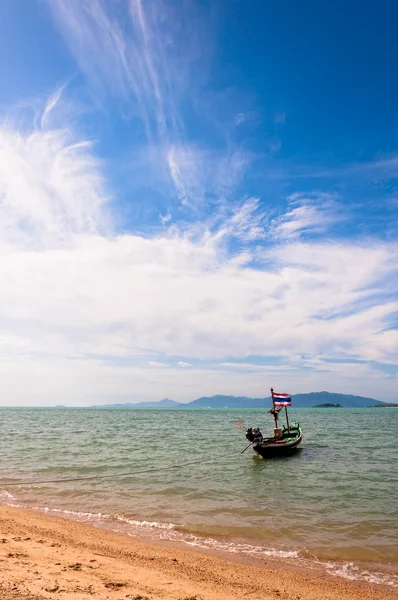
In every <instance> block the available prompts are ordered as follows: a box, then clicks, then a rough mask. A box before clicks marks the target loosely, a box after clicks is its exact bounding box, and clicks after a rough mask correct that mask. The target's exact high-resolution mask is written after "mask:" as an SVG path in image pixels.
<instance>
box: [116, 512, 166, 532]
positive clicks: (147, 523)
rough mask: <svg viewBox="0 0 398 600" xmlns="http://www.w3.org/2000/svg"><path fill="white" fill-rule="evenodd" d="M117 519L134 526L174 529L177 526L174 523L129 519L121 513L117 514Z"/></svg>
mask: <svg viewBox="0 0 398 600" xmlns="http://www.w3.org/2000/svg"><path fill="white" fill-rule="evenodd" d="M116 520H117V521H121V522H122V523H127V524H128V525H133V526H134V527H151V528H154V529H174V528H175V527H176V526H175V525H174V523H159V522H158V521H137V520H136V519H129V518H127V517H123V516H121V515H116Z"/></svg>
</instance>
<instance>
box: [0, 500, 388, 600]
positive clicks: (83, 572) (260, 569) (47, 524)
mask: <svg viewBox="0 0 398 600" xmlns="http://www.w3.org/2000/svg"><path fill="white" fill-rule="evenodd" d="M0 598H1V600H11V599H12V600H42V599H49V598H59V599H65V600H86V599H87V600H88V599H92V598H95V599H101V600H105V599H107V600H112V599H115V600H248V599H249V600H277V599H280V600H341V599H344V600H354V599H355V600H357V599H361V600H371V599H372V600H393V599H394V600H397V598H398V591H394V590H393V589H389V588H386V587H384V586H379V585H372V584H363V583H357V582H351V581H348V580H344V579H341V578H339V577H332V576H327V575H325V574H324V573H321V572H317V571H304V570H296V569H294V570H293V569H291V568H288V567H286V566H284V565H283V563H282V562H280V563H270V562H269V561H267V562H266V563H265V562H263V563H261V562H258V563H257V564H250V563H248V562H244V561H243V559H242V561H241V560H240V559H239V558H237V557H234V558H229V557H228V558H224V557H223V556H219V555H214V554H208V553H200V552H196V551H192V550H186V549H181V548H179V547H178V548H175V547H163V546H159V545H157V544H156V545H155V544H150V543H144V542H141V541H138V540H136V539H134V538H130V537H128V536H123V535H119V534H117V533H113V532H109V531H106V530H103V529H99V528H96V527H93V526H91V525H86V524H82V523H76V522H74V521H70V520H68V519H62V518H56V517H51V516H48V515H43V514H41V513H36V512H33V511H28V510H25V509H19V508H11V507H8V506H0Z"/></svg>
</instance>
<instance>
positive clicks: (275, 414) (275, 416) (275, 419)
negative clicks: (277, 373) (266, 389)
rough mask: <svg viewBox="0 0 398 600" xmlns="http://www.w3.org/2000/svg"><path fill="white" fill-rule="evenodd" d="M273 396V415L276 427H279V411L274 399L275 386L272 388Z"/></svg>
mask: <svg viewBox="0 0 398 600" xmlns="http://www.w3.org/2000/svg"><path fill="white" fill-rule="evenodd" d="M271 397H272V407H273V409H274V410H273V415H274V421H275V427H276V428H278V413H277V412H276V410H275V400H274V388H271Z"/></svg>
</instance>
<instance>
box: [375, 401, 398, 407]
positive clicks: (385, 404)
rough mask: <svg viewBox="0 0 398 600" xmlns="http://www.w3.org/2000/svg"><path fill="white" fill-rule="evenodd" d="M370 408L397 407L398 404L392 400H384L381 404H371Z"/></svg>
mask: <svg viewBox="0 0 398 600" xmlns="http://www.w3.org/2000/svg"><path fill="white" fill-rule="evenodd" d="M370 408H398V404H396V403H394V402H385V403H383V404H372V406H371V407H370Z"/></svg>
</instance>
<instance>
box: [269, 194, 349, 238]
mask: <svg viewBox="0 0 398 600" xmlns="http://www.w3.org/2000/svg"><path fill="white" fill-rule="evenodd" d="M341 219H342V215H341V214H340V211H339V208H338V205H337V204H336V202H335V200H334V198H333V197H332V196H331V195H330V194H325V193H318V194H313V195H312V196H311V197H308V196H307V195H302V194H294V195H292V196H290V198H289V210H288V211H287V212H286V213H285V214H283V215H282V216H281V217H279V218H278V219H275V221H274V222H273V223H272V224H271V233H272V235H273V236H274V237H276V238H280V239H290V238H295V237H299V236H300V235H302V234H305V233H311V234H314V233H323V232H325V231H326V230H327V229H328V228H329V227H330V225H332V224H334V223H337V222H338V221H340V220H341Z"/></svg>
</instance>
